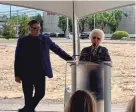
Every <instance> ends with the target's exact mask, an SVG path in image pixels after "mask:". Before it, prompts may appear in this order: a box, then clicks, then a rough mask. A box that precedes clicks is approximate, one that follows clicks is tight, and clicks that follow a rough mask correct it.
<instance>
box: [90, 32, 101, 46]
mask: <svg viewBox="0 0 136 112" xmlns="http://www.w3.org/2000/svg"><path fill="white" fill-rule="evenodd" d="M91 42H92V44H93V45H94V46H99V44H100V43H101V34H100V33H97V32H95V33H94V34H93V37H92V40H91Z"/></svg>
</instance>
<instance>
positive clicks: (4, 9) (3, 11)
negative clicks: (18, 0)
mask: <svg viewBox="0 0 136 112" xmlns="http://www.w3.org/2000/svg"><path fill="white" fill-rule="evenodd" d="M11 11H12V15H16V14H17V11H19V14H23V13H24V12H25V13H26V14H28V15H29V16H34V15H36V14H38V13H40V14H41V15H43V11H39V10H35V9H30V8H25V7H17V6H13V5H12V6H11ZM9 14H10V5H3V4H0V16H2V15H7V16H9Z"/></svg>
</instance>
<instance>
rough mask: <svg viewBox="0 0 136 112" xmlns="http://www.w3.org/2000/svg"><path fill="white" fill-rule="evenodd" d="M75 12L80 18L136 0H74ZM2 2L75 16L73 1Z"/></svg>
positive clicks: (129, 3)
mask: <svg viewBox="0 0 136 112" xmlns="http://www.w3.org/2000/svg"><path fill="white" fill-rule="evenodd" d="M74 2H75V14H76V16H77V17H78V18H80V17H82V16H86V15H89V14H93V13H97V12H101V11H105V10H110V9H115V8H119V7H122V6H128V5H134V4H135V1H134V0H133V1H118V0H117V1H116V0H114V1H97V0H96V1H74ZM0 3H1V4H11V5H17V6H23V7H28V8H34V9H39V10H43V11H51V12H55V13H58V14H61V15H65V16H68V17H73V1H0Z"/></svg>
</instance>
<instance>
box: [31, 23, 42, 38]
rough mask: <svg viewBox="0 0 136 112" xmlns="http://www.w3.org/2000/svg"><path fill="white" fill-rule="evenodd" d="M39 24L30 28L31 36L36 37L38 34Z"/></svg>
mask: <svg viewBox="0 0 136 112" xmlns="http://www.w3.org/2000/svg"><path fill="white" fill-rule="evenodd" d="M40 29H41V27H40V24H33V25H32V26H30V33H31V35H32V36H34V37H37V36H38V35H39V34H40Z"/></svg>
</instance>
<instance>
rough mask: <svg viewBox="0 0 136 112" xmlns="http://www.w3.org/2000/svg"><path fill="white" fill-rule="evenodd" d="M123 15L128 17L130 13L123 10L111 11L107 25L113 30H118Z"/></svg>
mask: <svg viewBox="0 0 136 112" xmlns="http://www.w3.org/2000/svg"><path fill="white" fill-rule="evenodd" d="M123 16H125V17H127V16H128V15H127V13H124V12H123V11H121V10H114V11H112V12H111V13H110V16H109V20H108V23H107V25H108V27H109V28H110V31H111V32H115V31H116V29H117V28H118V26H119V23H120V21H121V19H122V17H123Z"/></svg>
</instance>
